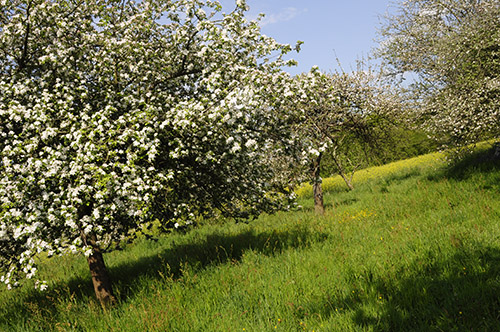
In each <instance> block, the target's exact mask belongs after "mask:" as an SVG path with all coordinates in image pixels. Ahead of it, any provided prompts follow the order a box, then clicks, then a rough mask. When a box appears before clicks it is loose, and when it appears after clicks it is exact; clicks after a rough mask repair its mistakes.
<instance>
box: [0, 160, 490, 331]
mask: <svg viewBox="0 0 500 332" xmlns="http://www.w3.org/2000/svg"><path fill="white" fill-rule="evenodd" d="M421 158H422V159H420V160H410V161H406V164H405V163H400V164H396V165H413V166H410V167H399V168H398V167H396V166H394V165H392V166H387V168H383V169H379V170H374V169H372V170H371V172H373V173H376V172H380V173H378V174H385V175H383V176H382V175H379V177H376V178H372V179H370V178H368V177H367V178H366V179H365V181H359V182H358V184H357V185H356V188H355V190H354V191H351V192H347V191H345V190H330V191H327V192H326V194H325V202H326V213H325V215H324V216H321V217H319V216H316V215H315V214H314V209H313V207H312V204H313V203H312V200H311V199H308V198H302V199H301V200H300V202H299V203H300V205H302V206H303V208H302V209H301V210H298V211H295V212H287V213H285V212H282V213H277V214H275V215H264V216H261V217H260V218H259V219H257V220H254V221H252V222H250V223H248V224H242V223H239V224H235V223H232V222H226V223H223V224H222V223H221V224H217V223H214V224H211V225H205V226H203V227H200V228H197V229H194V230H192V231H190V232H187V233H186V234H172V235H169V236H165V237H160V238H159V239H158V241H156V242H153V241H146V240H140V241H139V242H138V243H136V244H134V245H130V246H127V247H126V248H125V250H123V251H120V252H113V253H110V254H107V255H106V257H105V258H106V261H107V263H108V265H109V267H110V271H111V275H112V278H113V280H114V285H115V291H116V293H117V296H118V297H119V299H120V302H119V304H118V305H117V306H116V307H115V308H114V309H113V310H111V311H109V312H102V311H101V309H100V306H99V305H98V304H97V303H96V302H95V300H94V296H93V290H92V285H91V282H90V277H89V273H88V269H87V267H86V264H85V259H84V258H83V257H72V256H67V257H58V258H55V259H52V260H50V261H48V262H45V263H44V264H43V266H42V268H41V277H42V278H46V279H48V280H49V281H50V289H49V290H48V291H46V292H44V293H40V292H37V291H34V290H33V289H32V288H31V287H25V288H21V289H17V290H14V291H13V292H7V291H1V292H0V331H189V332H190V331H257V332H259V331H498V330H500V278H499V276H500V242H499V240H500V227H498V223H499V221H500V203H499V200H498V197H499V194H500V163H499V162H498V161H490V160H489V159H488V158H483V157H481V158H480V159H470V160H468V161H464V162H462V163H459V164H456V165H454V166H448V165H447V164H446V163H444V162H442V161H439V162H438V161H436V160H437V159H432V158H435V157H432V158H431V157H429V156H426V157H421ZM425 158H430V159H425ZM478 160H480V161H478ZM417 164H419V165H422V167H415V165H417ZM388 169H391V170H393V171H391V172H389V171H387V170H388ZM367 171H368V170H367ZM383 172H387V173H383ZM367 176H368V175H367ZM355 179H356V176H355Z"/></svg>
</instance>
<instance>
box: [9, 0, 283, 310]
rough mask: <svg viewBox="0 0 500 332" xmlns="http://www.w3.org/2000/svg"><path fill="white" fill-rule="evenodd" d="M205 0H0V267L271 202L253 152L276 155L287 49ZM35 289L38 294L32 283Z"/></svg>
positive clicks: (13, 277) (261, 159)
mask: <svg viewBox="0 0 500 332" xmlns="http://www.w3.org/2000/svg"><path fill="white" fill-rule="evenodd" d="M235 7H236V8H235V10H234V11H233V12H231V13H229V14H224V13H221V6H220V5H219V3H218V2H216V1H208V0H207V1H204V0H177V1H170V0H143V1H137V2H134V1H128V0H84V1H72V0H57V1H56V0H7V1H6V0H0V204H1V205H0V268H1V270H2V271H3V276H2V277H1V281H2V282H3V283H5V284H6V285H7V286H8V287H12V286H15V285H17V284H18V281H19V280H20V278H32V277H34V275H35V273H36V263H37V255H38V254H39V253H41V252H46V253H48V255H49V256H50V255H55V254H56V255H57V254H63V253H67V252H74V253H78V252H79V253H83V254H84V255H85V256H86V257H87V260H88V264H89V269H90V272H91V275H92V280H93V284H94V289H95V292H96V296H97V298H98V300H99V301H100V302H101V303H102V304H103V305H104V306H107V305H109V304H110V303H112V302H114V301H115V298H114V296H113V292H112V287H111V282H110V279H109V277H108V274H107V272H106V266H105V263H104V260H103V256H102V253H103V252H105V251H107V250H112V249H113V248H114V245H115V244H116V243H117V242H119V241H121V240H123V239H124V238H127V237H129V236H130V234H131V233H133V232H134V231H135V230H137V229H138V228H140V227H141V224H142V223H144V222H146V221H149V220H153V219H155V218H157V219H158V220H160V221H161V222H162V225H163V226H164V227H165V228H168V227H171V226H172V225H174V224H176V225H177V224H182V223H185V222H189V220H190V219H192V218H195V217H197V216H200V215H201V216H203V215H206V214H208V213H211V211H214V210H217V211H219V213H221V214H225V215H231V216H236V217H248V216H250V215H252V214H258V213H259V212H261V211H264V210H273V209H276V208H279V207H280V202H281V198H282V197H283V195H280V194H278V193H275V194H273V187H272V185H271V184H272V183H273V182H272V181H271V179H274V178H275V177H274V171H273V169H272V168H271V167H270V166H269V165H268V163H267V162H266V156H268V155H270V153H276V151H285V150H286V148H287V146H289V145H290V144H293V140H292V139H290V134H289V133H290V131H289V116H288V115H286V114H285V113H280V112H278V110H279V109H280V107H279V106H280V104H281V103H282V102H283V100H284V99H285V98H287V93H286V91H285V89H286V87H287V85H288V82H289V80H290V77H289V76H288V75H287V74H284V73H283V72H282V71H281V70H280V67H281V66H283V65H286V63H285V61H284V60H282V55H283V54H285V53H287V52H289V51H290V50H291V47H290V46H289V45H283V44H279V43H277V42H276V41H274V40H273V39H271V38H268V37H265V36H263V35H262V34H261V33H260V30H259V26H258V23H257V22H248V21H247V20H246V19H245V17H244V12H245V10H246V9H247V8H246V7H247V6H246V3H245V2H244V1H241V0H238V1H237V3H236V6H235ZM37 286H38V287H40V288H45V287H47V285H46V283H45V282H38V281H37Z"/></svg>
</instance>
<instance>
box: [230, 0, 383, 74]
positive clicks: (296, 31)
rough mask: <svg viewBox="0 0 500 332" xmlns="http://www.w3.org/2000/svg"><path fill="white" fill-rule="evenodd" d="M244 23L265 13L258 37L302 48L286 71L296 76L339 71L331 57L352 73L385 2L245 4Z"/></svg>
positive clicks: (266, 0)
mask: <svg viewBox="0 0 500 332" xmlns="http://www.w3.org/2000/svg"><path fill="white" fill-rule="evenodd" d="M220 2H221V4H222V6H223V10H224V11H225V12H230V11H231V10H232V9H234V3H235V1H234V0H220ZM247 4H248V5H249V6H250V11H249V12H248V16H249V18H255V17H256V16H257V15H258V13H265V14H266V17H265V18H264V20H263V21H262V33H263V34H265V35H268V36H271V37H274V38H275V39H276V40H277V41H279V42H281V43H288V44H291V45H292V46H294V45H295V44H296V42H297V40H301V41H303V42H304V44H303V45H302V50H301V52H300V53H299V54H297V53H294V54H293V56H292V58H294V59H296V60H297V61H298V62H299V66H298V67H295V68H291V69H288V70H287V71H289V72H290V73H292V74H297V73H300V72H304V71H309V69H310V68H311V67H312V66H314V65H317V66H319V67H320V68H321V69H322V70H324V71H333V70H336V69H338V68H339V67H338V66H337V60H336V57H338V59H339V60H340V63H341V64H342V67H343V69H344V70H345V71H351V69H355V68H356V61H355V60H356V59H357V58H360V57H363V56H366V55H367V54H369V52H370V51H371V49H372V48H373V47H374V46H376V43H375V42H374V39H375V38H376V31H377V27H378V25H379V21H380V20H379V16H380V15H382V14H384V13H385V12H386V11H387V10H388V6H389V4H390V0H247Z"/></svg>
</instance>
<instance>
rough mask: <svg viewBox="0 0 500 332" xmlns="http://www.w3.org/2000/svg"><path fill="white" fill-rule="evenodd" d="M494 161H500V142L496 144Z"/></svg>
mask: <svg viewBox="0 0 500 332" xmlns="http://www.w3.org/2000/svg"><path fill="white" fill-rule="evenodd" d="M493 159H500V142H496V143H495V153H494V154H493Z"/></svg>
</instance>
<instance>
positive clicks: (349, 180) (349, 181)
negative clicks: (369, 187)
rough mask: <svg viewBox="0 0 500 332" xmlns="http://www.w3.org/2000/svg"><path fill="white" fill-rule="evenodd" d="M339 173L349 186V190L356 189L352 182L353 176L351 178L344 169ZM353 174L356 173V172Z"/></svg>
mask: <svg viewBox="0 0 500 332" xmlns="http://www.w3.org/2000/svg"><path fill="white" fill-rule="evenodd" d="M339 175H340V176H341V177H342V179H344V182H345V184H346V185H347V188H349V190H354V186H353V184H352V177H351V178H350V179H349V178H348V177H347V176H346V175H345V173H344V172H343V171H342V170H340V171H339ZM352 175H354V173H353V174H352Z"/></svg>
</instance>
